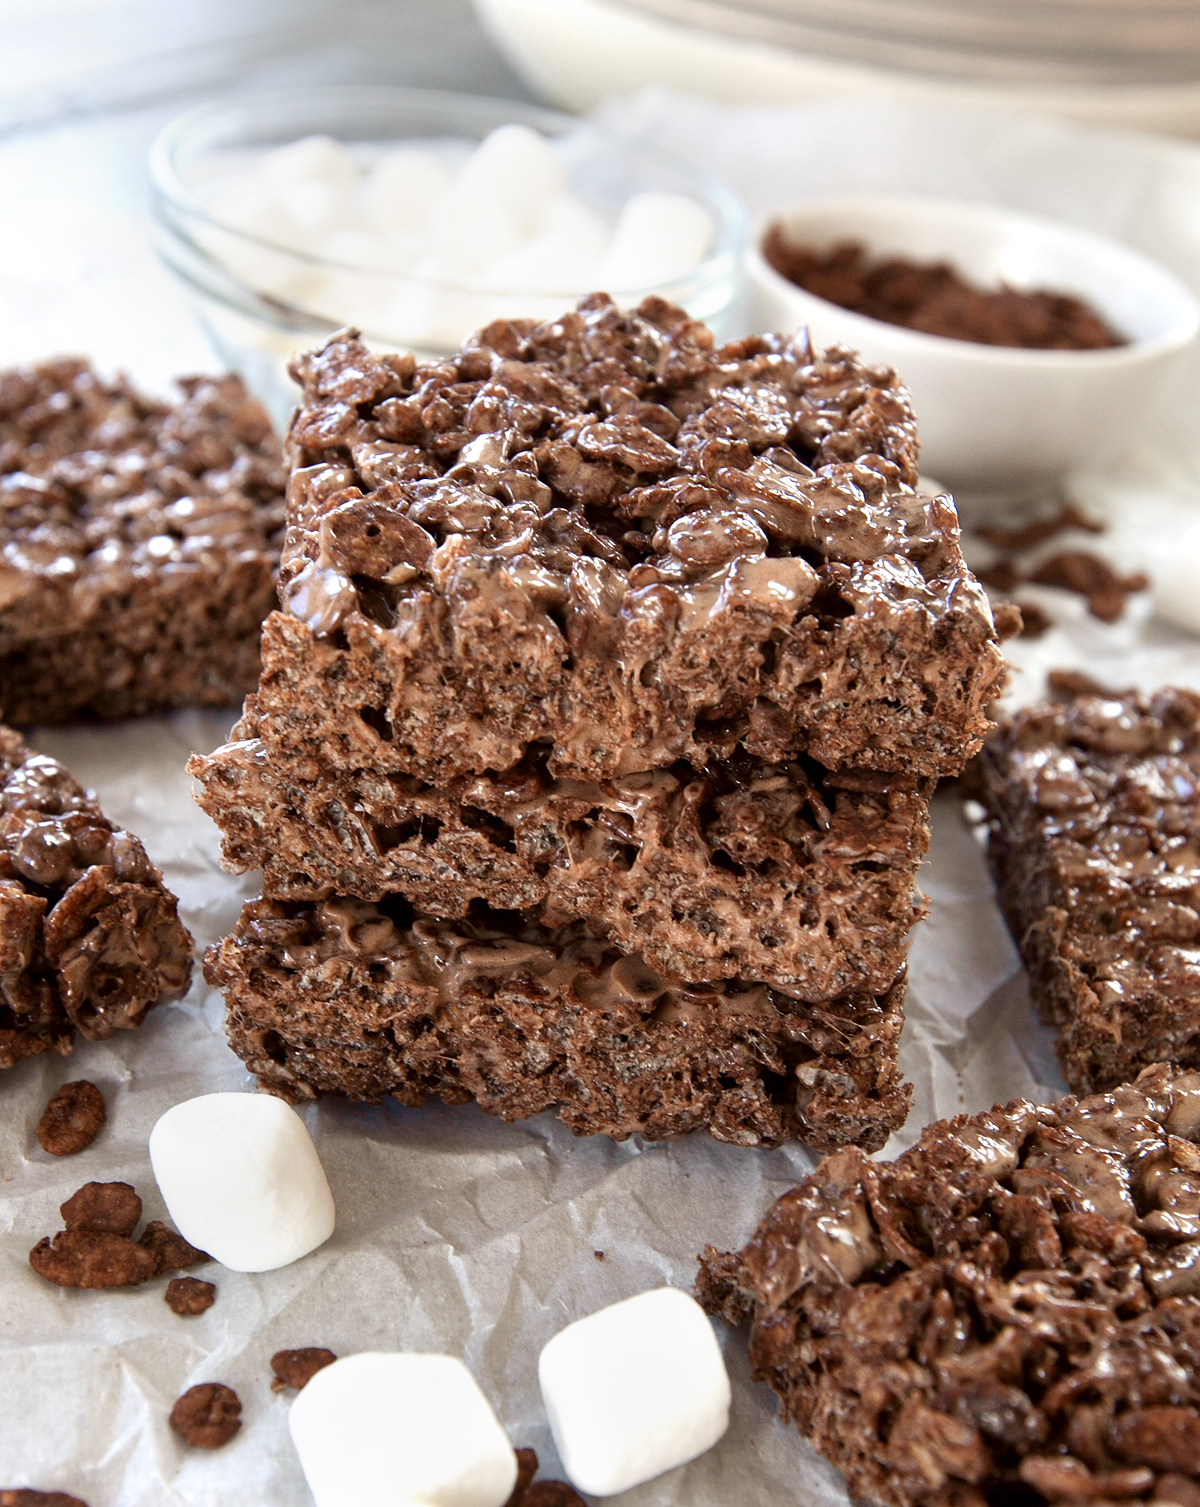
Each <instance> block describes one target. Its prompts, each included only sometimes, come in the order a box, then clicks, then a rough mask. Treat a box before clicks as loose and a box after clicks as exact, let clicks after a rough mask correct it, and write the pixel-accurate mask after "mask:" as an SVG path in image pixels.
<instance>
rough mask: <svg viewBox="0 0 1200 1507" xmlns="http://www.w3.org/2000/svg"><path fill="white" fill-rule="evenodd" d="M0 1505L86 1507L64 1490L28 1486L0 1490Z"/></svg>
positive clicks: (1, 1506)
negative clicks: (37, 1489)
mask: <svg viewBox="0 0 1200 1507" xmlns="http://www.w3.org/2000/svg"><path fill="white" fill-rule="evenodd" d="M0 1507H88V1504H87V1503H86V1502H84V1501H82V1500H81V1499H80V1498H79V1497H72V1496H68V1495H67V1493H66V1492H65V1491H34V1490H33V1489H32V1488H31V1487H29V1486H19V1487H15V1488H14V1487H9V1488H8V1489H6V1490H0Z"/></svg>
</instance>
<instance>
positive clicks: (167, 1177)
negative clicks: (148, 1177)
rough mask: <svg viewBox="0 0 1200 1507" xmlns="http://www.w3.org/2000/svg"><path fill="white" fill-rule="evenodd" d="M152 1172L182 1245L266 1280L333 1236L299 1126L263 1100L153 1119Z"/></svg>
mask: <svg viewBox="0 0 1200 1507" xmlns="http://www.w3.org/2000/svg"><path fill="white" fill-rule="evenodd" d="M150 1165H151V1166H152V1167H153V1168H154V1176H155V1178H156V1179H157V1181H158V1187H159V1191H160V1192H161V1194H162V1196H163V1200H164V1202H165V1203H166V1205H167V1211H168V1212H169V1214H170V1215H171V1218H172V1219H173V1220H174V1221H175V1223H176V1224H177V1225H178V1226H179V1228H180V1230H182V1231H183V1235H184V1238H185V1239H186V1240H189V1241H191V1242H192V1243H193V1244H194V1245H196V1246H201V1245H202V1246H203V1247H204V1248H205V1249H206V1250H208V1251H211V1252H212V1255H213V1258H214V1259H215V1260H217V1261H219V1262H220V1263H221V1265H222V1266H227V1267H229V1268H230V1270H232V1271H235V1272H267V1271H275V1270H276V1269H277V1268H278V1267H281V1266H287V1265H289V1264H290V1263H291V1262H293V1261H298V1260H299V1259H300V1257H301V1256H306V1255H307V1254H308V1253H309V1251H313V1250H316V1248H317V1246H319V1245H322V1244H323V1243H324V1242H325V1241H326V1240H328V1239H329V1237H330V1235H332V1234H333V1225H334V1207H333V1195H332V1194H331V1193H330V1191H329V1184H328V1182H326V1180H325V1172H324V1169H323V1168H322V1166H321V1159H320V1157H319V1156H318V1155H317V1149H316V1147H315V1146H314V1145H313V1143H312V1139H311V1137H310V1136H309V1133H308V1130H307V1129H306V1128H305V1125H304V1121H303V1120H302V1119H301V1118H300V1116H299V1115H298V1114H297V1113H296V1112H295V1110H293V1109H291V1108H290V1107H289V1106H288V1105H286V1104H283V1103H281V1102H280V1100H279V1099H276V1098H271V1097H269V1096H267V1095H265V1094H237V1093H225V1094H201V1095H200V1096H199V1097H198V1098H195V1099H188V1100H185V1101H184V1102H183V1103H182V1104H176V1105H175V1106H174V1107H173V1108H171V1109H168V1110H167V1112H166V1113H165V1114H163V1115H160V1116H159V1118H158V1120H157V1122H156V1123H155V1126H154V1129H153V1130H152V1131H151V1132H150Z"/></svg>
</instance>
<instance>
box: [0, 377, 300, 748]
mask: <svg viewBox="0 0 1200 1507" xmlns="http://www.w3.org/2000/svg"><path fill="white" fill-rule="evenodd" d="M180 385H181V386H182V388H183V393H184V399H183V402H182V403H181V404H179V406H178V407H175V408H172V407H170V406H169V405H167V404H165V403H158V402H154V401H153V400H151V399H149V398H146V397H143V396H142V395H141V394H139V393H137V392H135V391H134V389H133V388H132V387H130V386H129V384H128V383H126V382H125V381H123V380H118V381H116V382H112V383H108V382H104V381H102V380H101V379H100V378H99V377H98V376H97V375H96V374H95V373H94V372H93V371H92V370H91V369H90V368H89V367H88V365H87V363H86V362H84V361H77V360H60V361H53V362H47V363H45V364H44V365H41V366H33V367H19V368H16V369H15V370H11V371H7V372H3V373H0V711H2V712H3V714H4V715H5V716H7V718H8V720H9V721H10V722H16V723H29V722H60V721H65V720H68V719H70V718H72V717H77V716H87V715H90V716H96V717H103V718H120V717H128V716H135V715H139V714H141V713H144V712H150V711H155V710H160V709H165V708H169V707H183V706H226V705H229V704H230V703H233V702H236V701H238V700H239V699H240V698H241V697H242V695H243V694H244V693H245V692H246V691H247V690H249V689H250V688H251V687H252V686H253V685H254V683H255V680H256V678H257V675H258V637H259V629H260V626H261V623H262V620H263V618H264V617H265V616H266V615H267V613H268V612H269V611H270V609H271V607H272V606H273V605H274V601H275V595H274V586H275V573H276V569H277V565H278V558H279V542H280V541H279V534H280V531H281V529H282V526H283V484H284V473H283V468H282V465H281V459H280V454H279V446H278V444H277V442H276V440H275V438H274V436H273V435H272V433H271V426H270V423H269V421H268V419H267V416H266V414H265V412H264V411H263V409H262V407H261V406H260V405H259V404H258V403H257V402H255V401H254V400H253V399H252V398H251V397H250V396H249V395H248V394H247V392H246V390H245V388H244V387H243V386H242V384H241V382H240V380H239V379H238V378H236V377H219V378H213V377H188V378H184V379H183V380H182V382H181V384H180Z"/></svg>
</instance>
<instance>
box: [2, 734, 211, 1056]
mask: <svg viewBox="0 0 1200 1507" xmlns="http://www.w3.org/2000/svg"><path fill="white" fill-rule="evenodd" d="M176 907H177V902H176V899H175V896H174V895H172V894H171V892H170V891H169V890H167V889H166V888H164V886H163V882H162V875H161V874H160V873H159V871H158V870H157V869H156V868H155V867H154V865H153V864H152V863H151V862H150V860H149V859H148V858H147V857H146V850H145V849H144V848H143V847H142V844H141V843H140V842H139V841H138V839H137V838H136V837H134V836H133V834H132V833H130V832H123V831H121V830H120V828H117V827H114V826H113V824H112V822H110V821H109V820H108V819H107V818H106V817H105V816H104V814H103V813H102V812H101V810H100V808H99V806H97V804H96V802H95V799H94V798H93V797H92V796H91V794H90V793H89V792H88V791H86V790H84V789H83V788H82V787H81V786H80V785H79V784H78V783H77V782H76V781H75V780H74V779H72V778H71V776H70V775H69V774H68V773H67V771H66V770H65V769H64V768H63V767H62V765H61V764H58V763H57V762H56V761H55V760H54V759H49V758H46V757H45V756H44V755H42V754H35V753H33V752H32V751H31V750H30V749H29V748H28V747H26V745H25V744H24V743H23V742H22V741H21V739H20V737H19V736H18V735H17V734H16V733H15V732H12V731H11V730H10V729H9V728H7V727H0V1067H12V1066H13V1064H14V1063H16V1062H19V1061H20V1060H21V1059H22V1058H23V1057H32V1056H35V1055H36V1054H37V1053H38V1052H45V1051H50V1050H54V1051H59V1052H69V1051H70V1050H71V1045H72V1042H73V1040H74V1036H75V1032H76V1031H78V1032H79V1033H80V1034H81V1035H83V1036H85V1037H87V1038H88V1039H89V1040H92V1041H96V1040H100V1039H102V1038H103V1037H106V1036H111V1035H112V1034H113V1033H114V1032H115V1031H118V1030H123V1029H128V1028H130V1027H133V1026H137V1025H140V1024H141V1022H142V1018H143V1017H144V1016H145V1014H146V1011H147V1010H148V1009H150V1007H151V1006H153V1005H156V1004H158V1002H159V1001H160V1000H163V999H174V998H177V997H178V996H179V995H181V994H183V993H184V991H185V990H186V989H187V986H188V980H189V979H190V977H191V970H192V939H191V937H190V936H189V935H188V932H187V930H186V929H185V927H184V926H183V924H182V923H181V922H180V920H179V917H178V915H177V913H176Z"/></svg>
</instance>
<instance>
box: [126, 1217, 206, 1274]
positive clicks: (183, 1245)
mask: <svg viewBox="0 0 1200 1507" xmlns="http://www.w3.org/2000/svg"><path fill="white" fill-rule="evenodd" d="M138 1244H139V1245H140V1246H142V1247H144V1249H146V1250H148V1251H149V1252H150V1254H151V1255H152V1256H153V1257H154V1263H155V1267H156V1275H161V1274H162V1273H163V1272H181V1271H186V1270H187V1268H188V1267H189V1266H199V1265H200V1263H201V1262H203V1261H211V1260H212V1257H211V1256H210V1255H209V1254H208V1252H207V1251H198V1250H197V1249H196V1247H195V1246H194V1245H191V1244H189V1242H188V1241H186V1240H185V1239H184V1238H183V1236H182V1235H181V1234H179V1232H178V1231H177V1230H172V1229H168V1228H167V1226H166V1225H165V1224H163V1222H162V1220H161V1219H152V1220H151V1221H150V1222H149V1224H147V1226H146V1228H145V1229H144V1230H143V1231H142V1235H141V1239H140V1240H139V1241H138Z"/></svg>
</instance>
